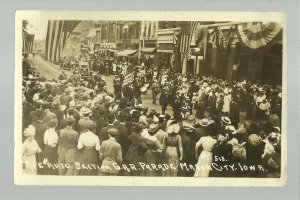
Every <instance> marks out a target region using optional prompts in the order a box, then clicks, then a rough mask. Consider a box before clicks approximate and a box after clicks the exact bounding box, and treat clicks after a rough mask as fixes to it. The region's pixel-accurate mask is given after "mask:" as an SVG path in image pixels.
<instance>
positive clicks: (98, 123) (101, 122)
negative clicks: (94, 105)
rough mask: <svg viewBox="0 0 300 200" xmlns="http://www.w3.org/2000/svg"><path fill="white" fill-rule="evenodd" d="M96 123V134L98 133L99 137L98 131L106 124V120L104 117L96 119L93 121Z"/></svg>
mask: <svg viewBox="0 0 300 200" xmlns="http://www.w3.org/2000/svg"><path fill="white" fill-rule="evenodd" d="M95 123H96V135H98V137H99V139H100V133H101V130H102V128H103V127H105V126H107V122H106V121H105V120H104V119H101V118H99V119H97V120H96V121H95Z"/></svg>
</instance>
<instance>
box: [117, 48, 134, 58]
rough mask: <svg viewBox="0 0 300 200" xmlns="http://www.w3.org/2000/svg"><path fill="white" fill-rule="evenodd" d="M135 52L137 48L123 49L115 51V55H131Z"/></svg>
mask: <svg viewBox="0 0 300 200" xmlns="http://www.w3.org/2000/svg"><path fill="white" fill-rule="evenodd" d="M136 52H137V50H129V49H127V50H124V51H118V52H117V56H131V55H133V54H135V53H136Z"/></svg>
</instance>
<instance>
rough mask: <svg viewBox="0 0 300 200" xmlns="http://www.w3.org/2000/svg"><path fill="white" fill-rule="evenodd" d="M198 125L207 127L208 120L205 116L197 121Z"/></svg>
mask: <svg viewBox="0 0 300 200" xmlns="http://www.w3.org/2000/svg"><path fill="white" fill-rule="evenodd" d="M199 125H200V126H203V127H207V126H208V125H209V120H208V119H207V118H203V119H201V120H200V121H199Z"/></svg>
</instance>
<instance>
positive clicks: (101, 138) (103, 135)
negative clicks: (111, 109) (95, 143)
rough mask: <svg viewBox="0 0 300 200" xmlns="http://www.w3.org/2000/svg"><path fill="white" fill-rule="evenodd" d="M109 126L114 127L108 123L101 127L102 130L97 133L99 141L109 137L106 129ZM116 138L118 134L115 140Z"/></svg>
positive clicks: (109, 127)
mask: <svg viewBox="0 0 300 200" xmlns="http://www.w3.org/2000/svg"><path fill="white" fill-rule="evenodd" d="M111 128H116V127H115V126H114V125H111V124H108V125H107V126H105V127H103V128H102V130H101V132H100V134H99V140H100V143H102V142H103V141H105V140H108V139H109V135H108V130H109V129H111ZM118 139H119V136H117V137H116V140H118Z"/></svg>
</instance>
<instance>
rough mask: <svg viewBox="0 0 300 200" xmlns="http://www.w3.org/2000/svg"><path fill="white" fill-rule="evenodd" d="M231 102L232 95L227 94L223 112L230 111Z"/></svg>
mask: <svg viewBox="0 0 300 200" xmlns="http://www.w3.org/2000/svg"><path fill="white" fill-rule="evenodd" d="M230 102H231V95H226V96H225V97H224V104H223V110H222V111H223V112H224V113H229V112H230Z"/></svg>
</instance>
